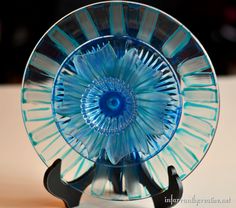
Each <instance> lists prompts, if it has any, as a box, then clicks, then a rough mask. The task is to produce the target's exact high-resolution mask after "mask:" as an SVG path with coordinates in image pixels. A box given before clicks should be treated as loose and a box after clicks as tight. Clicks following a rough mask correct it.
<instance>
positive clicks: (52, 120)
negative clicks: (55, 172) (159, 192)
mask: <svg viewBox="0 0 236 208" xmlns="http://www.w3.org/2000/svg"><path fill="white" fill-rule="evenodd" d="M216 82H217V81H216V75H215V72H214V69H213V66H212V64H211V62H210V60H209V57H208V55H207V54H206V52H205V50H204V49H203V47H202V46H201V45H200V43H199V42H198V41H197V40H196V38H195V37H194V36H193V35H192V34H191V33H190V32H189V31H188V30H187V29H186V28H185V27H184V26H183V25H182V24H180V23H179V22H178V21H176V20H175V19H174V18H172V17H170V16H169V15H167V14H165V13H164V12H162V11H160V10H158V9H155V8H152V7H149V6H146V5H142V4H138V3H133V2H125V1H112V2H101V3H98V4H93V5H89V6H87V7H84V8H81V9H78V10H76V11H74V12H72V13H71V14H69V15H67V16H65V17H64V18H63V19H61V20H60V21H59V22H57V23H56V24H55V25H54V26H52V27H51V28H50V29H49V30H48V31H47V33H46V34H45V35H44V36H43V37H42V39H41V40H40V41H39V43H38V44H37V46H36V47H35V49H34V51H33V53H32V55H31V57H30V59H29V61H28V64H27V66H26V70H25V76H24V82H23V88H22V114H23V119H24V122H25V126H26V129H27V132H28V135H29V138H30V141H31V143H32V145H33V146H34V148H35V149H36V151H37V153H38V154H39V156H40V158H41V159H42V160H43V161H44V163H45V164H46V165H48V166H50V165H51V164H52V163H53V162H54V161H55V160H56V159H58V158H61V159H62V176H63V179H64V180H65V181H71V180H74V179H77V178H78V177H80V176H81V175H83V174H84V173H85V172H86V171H87V170H89V169H90V168H91V167H93V166H94V164H95V163H99V166H98V168H97V171H96V174H95V176H94V179H93V182H92V184H91V185H90V186H89V187H88V188H87V189H86V191H85V192H86V193H90V194H92V195H94V196H96V197H99V198H105V199H111V200H134V199H142V198H146V197H149V196H151V194H150V193H149V192H148V191H147V189H146V187H144V186H143V185H142V184H141V183H140V181H141V178H140V177H141V176H140V175H139V173H138V172H137V171H134V170H135V167H139V165H140V164H141V165H142V166H143V167H145V169H146V170H147V172H148V174H149V175H150V177H151V178H152V179H153V180H154V181H155V182H156V184H158V185H159V186H160V187H161V188H166V187H167V186H168V178H167V167H168V166H170V165H173V166H175V168H176V170H177V172H178V174H179V175H180V177H181V179H184V178H186V177H187V176H188V175H189V174H190V173H191V172H192V171H193V170H194V168H195V167H196V166H197V165H198V164H199V163H200V161H201V160H202V158H203V157H204V155H205V154H206V152H207V150H208V149H209V146H210V144H211V142H212V139H213V137H214V134H215V131H216V126H217V121H218V115H219V94H218V88H217V83H216ZM117 171H119V180H120V187H119V189H120V190H121V191H120V192H116V191H115V187H114V185H113V184H112V183H111V178H112V177H113V173H114V172H117ZM75 188H78V187H75ZM78 189H79V188H78ZM152 194H153V193H152Z"/></svg>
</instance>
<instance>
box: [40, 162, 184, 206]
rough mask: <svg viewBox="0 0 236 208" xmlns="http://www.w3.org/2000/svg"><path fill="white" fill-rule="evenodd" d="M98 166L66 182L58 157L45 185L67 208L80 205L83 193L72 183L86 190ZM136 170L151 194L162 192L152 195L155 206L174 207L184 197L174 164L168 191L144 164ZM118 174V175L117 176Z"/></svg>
mask: <svg viewBox="0 0 236 208" xmlns="http://www.w3.org/2000/svg"><path fill="white" fill-rule="evenodd" d="M96 168H97V167H96V166H94V167H92V168H91V169H90V170H89V171H88V172H86V173H85V174H84V175H83V176H81V177H80V178H78V179H77V180H75V181H72V182H69V183H65V182H63V181H62V180H61V176H60V174H61V160H60V159H58V160H56V161H55V162H54V163H53V165H52V166H51V167H49V168H48V170H47V171H46V173H45V175H44V186H45V188H46V189H47V191H48V192H49V193H51V194H52V195H54V196H55V197H57V198H59V199H61V200H63V201H64V203H65V206H66V207H67V208H71V207H78V206H79V204H80V199H81V196H82V194H83V193H82V192H80V191H78V190H77V189H74V188H73V187H72V186H71V185H72V184H73V186H74V187H78V189H79V190H81V191H84V190H85V189H86V188H87V187H88V186H89V185H90V184H91V183H92V180H93V178H94V175H95V172H96ZM134 171H139V174H141V177H140V178H142V181H140V183H142V184H143V185H144V186H145V187H146V188H147V190H148V191H149V193H150V194H151V195H153V194H154V193H160V194H157V195H155V196H153V197H152V200H153V203H154V207H155V208H168V207H173V206H175V205H176V204H177V203H178V202H179V201H180V199H181V198H182V195H183V186H182V182H181V179H180V178H179V176H178V175H177V172H176V170H175V168H174V167H173V166H170V167H168V175H169V187H168V189H167V190H166V191H162V189H161V188H160V187H159V186H158V185H157V184H156V183H155V182H154V181H153V179H152V178H151V177H150V176H149V174H148V172H147V171H146V169H145V167H143V166H142V165H140V166H138V167H137V170H134ZM113 175H114V177H113V178H111V179H110V180H111V183H112V184H113V186H114V191H115V192H116V193H120V192H121V190H119V189H120V186H119V179H118V177H119V173H118V172H117V173H116V172H114V174H113ZM116 175H117V177H115V176H116ZM172 199H173V200H172Z"/></svg>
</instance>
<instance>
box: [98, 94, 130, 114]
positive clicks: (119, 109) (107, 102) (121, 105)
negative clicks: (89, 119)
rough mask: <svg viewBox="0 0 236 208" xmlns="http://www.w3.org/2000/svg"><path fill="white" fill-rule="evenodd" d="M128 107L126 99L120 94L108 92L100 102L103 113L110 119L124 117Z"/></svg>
mask: <svg viewBox="0 0 236 208" xmlns="http://www.w3.org/2000/svg"><path fill="white" fill-rule="evenodd" d="M125 106H126V99H125V97H124V96H123V95H122V93H120V92H107V93H105V94H104V95H103V96H102V97H101V98H100V101H99V107H100V109H101V111H102V112H103V113H104V114H105V115H106V116H109V117H117V116H119V115H122V114H123V112H124V110H125Z"/></svg>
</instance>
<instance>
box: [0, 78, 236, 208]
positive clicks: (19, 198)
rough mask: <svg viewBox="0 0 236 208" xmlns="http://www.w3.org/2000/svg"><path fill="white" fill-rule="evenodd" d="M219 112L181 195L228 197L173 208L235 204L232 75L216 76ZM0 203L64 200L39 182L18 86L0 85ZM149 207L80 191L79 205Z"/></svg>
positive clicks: (36, 206)
mask: <svg viewBox="0 0 236 208" xmlns="http://www.w3.org/2000/svg"><path fill="white" fill-rule="evenodd" d="M219 83H220V89H221V117H220V122H219V127H218V130H217V134H216V137H215V140H214V142H213V144H212V146H211V148H210V150H209V152H208V154H207V155H206V157H205V159H204V160H203V162H202V163H201V165H200V166H199V167H198V168H197V169H196V170H195V171H194V172H193V173H192V174H191V175H190V176H189V177H188V178H187V179H186V180H184V182H183V185H184V196H183V199H184V200H188V199H191V198H192V197H194V196H195V199H196V200H197V199H199V200H204V199H207V200H211V198H214V199H219V200H223V199H229V197H230V200H231V201H230V202H231V203H227V204H219V203H214V204H210V203H200V204H198V206H197V203H194V201H193V203H180V204H178V205H177V206H176V207H177V208H187V207H188V208H192V207H200V208H211V207H212V208H218V207H220V208H228V207H230V208H235V207H236V157H235V156H236V77H234V78H221V79H220V80H219ZM0 98H1V102H0V116H1V117H0V207H4V208H8V207H12V208H13V207H14V208H20V207H22V208H28V207H33V208H50V207H63V203H62V202H60V201H59V200H57V199H55V198H54V197H52V196H51V195H50V194H48V193H47V192H46V191H45V190H44V188H43V182H42V180H43V175H44V171H45V170H46V167H45V166H44V164H43V163H42V162H41V161H40V159H39V158H38V157H37V154H36V153H35V152H34V149H33V148H32V146H31V144H30V142H29V141H28V138H27V135H26V132H25V129H24V127H23V121H22V118H21V111H20V86H0ZM98 207H103V208H108V207H109V208H121V207H122V208H152V207H153V205H152V201H151V200H150V199H147V200H142V201H136V202H124V203H123V202H122V203H120V202H108V201H103V200H98V199H94V198H91V197H89V196H84V197H83V200H82V204H81V208H98Z"/></svg>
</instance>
